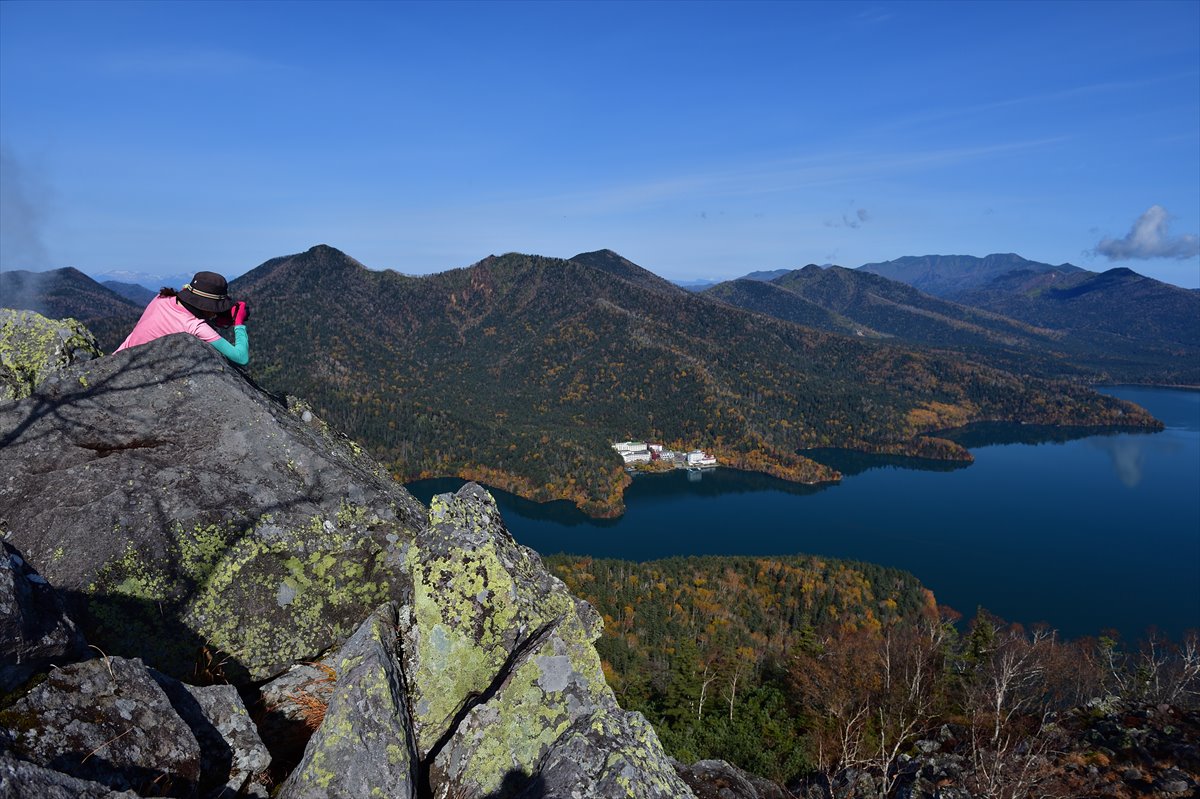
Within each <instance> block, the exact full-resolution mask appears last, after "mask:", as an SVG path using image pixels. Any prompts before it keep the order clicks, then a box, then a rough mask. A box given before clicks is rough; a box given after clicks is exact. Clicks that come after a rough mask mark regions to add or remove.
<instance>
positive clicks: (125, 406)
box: [0, 335, 425, 681]
mask: <svg viewBox="0 0 1200 799" xmlns="http://www.w3.org/2000/svg"><path fill="white" fill-rule="evenodd" d="M307 417H308V418H309V419H310V421H309V422H305V421H304V419H303V418H302V416H301V414H298V413H293V412H292V411H290V410H288V408H287V407H285V405H284V404H282V403H281V402H280V401H278V400H277V399H275V398H273V397H271V396H270V395H268V394H266V393H265V392H263V391H262V390H261V389H259V388H258V387H256V386H255V385H254V384H253V383H251V382H250V381H249V380H248V379H246V378H245V377H244V376H243V375H241V374H240V373H238V372H237V371H236V370H235V369H234V368H233V367H232V366H231V365H229V364H228V363H227V362H226V361H225V360H224V359H223V358H222V357H221V356H220V355H219V354H218V353H217V352H216V351H215V350H214V349H213V348H212V347H211V346H210V345H208V344H206V343H204V342H202V341H200V340H199V339H196V338H195V337H192V336H187V335H175V336H168V337H166V338H162V339H159V340H157V341H153V342H151V343H149V344H146V345H143V346H140V347H135V348H133V349H130V350H125V351H123V352H119V353H116V354H115V355H111V356H108V357H105V358H101V359H99V360H96V361H92V362H90V363H87V364H84V365H83V366H81V367H75V368H74V370H68V371H67V372H63V373H60V375H59V376H58V377H57V378H51V379H49V380H47V381H46V382H44V383H43V384H42V385H41V386H40V387H39V388H38V390H37V391H35V392H34V394H33V396H31V397H30V398H28V399H25V400H21V401H19V402H15V403H6V404H3V405H0V524H2V525H4V526H5V527H6V528H7V529H6V531H0V532H8V533H9V535H10V538H11V541H12V542H13V543H14V544H15V545H16V546H18V547H20V548H21V549H22V551H23V552H24V553H25V554H26V556H27V557H28V558H29V559H30V561H31V562H33V563H35V564H37V566H38V568H39V569H40V570H41V572H42V574H43V575H44V576H45V577H47V578H48V579H49V580H50V582H52V583H53V584H54V585H55V586H56V587H57V588H58V589H59V590H60V591H64V592H67V593H68V594H69V595H70V596H71V597H73V598H74V599H76V600H79V601H80V602H82V603H83V604H84V605H86V609H87V613H86V617H85V621H86V624H85V633H86V635H87V638H88V641H89V642H90V643H93V644H96V645H97V646H99V647H101V648H102V649H104V650H105V651H106V652H109V653H110V654H129V655H137V656H140V657H144V658H145V659H146V660H147V662H149V663H151V664H152V665H154V666H155V667H157V668H160V669H162V670H163V671H166V672H168V673H170V674H173V675H174V676H180V677H183V676H186V675H187V674H188V673H189V672H190V671H191V669H192V666H193V662H194V659H195V656H196V653H197V652H198V651H199V650H200V649H201V648H202V647H207V648H208V649H209V650H210V651H220V652H221V653H222V660H223V661H225V662H226V664H227V665H226V676H228V677H230V678H231V679H234V680H236V681H246V680H249V679H263V678H267V677H270V676H271V675H273V674H275V673H277V672H279V671H281V670H282V669H284V668H286V667H287V666H288V665H289V664H290V663H292V662H293V661H296V660H303V659H307V658H311V657H313V656H315V655H316V654H317V653H319V652H321V651H322V650H324V649H327V648H329V647H332V646H334V645H336V644H337V643H338V642H339V641H341V640H344V639H345V638H346V637H347V636H349V635H350V633H351V632H353V631H354V629H355V628H356V627H357V626H358V624H359V623H360V622H361V621H362V619H363V618H365V617H366V615H367V614H368V613H369V612H370V611H371V610H372V609H374V608H375V607H378V605H379V604H381V603H382V602H384V601H387V600H389V599H397V598H401V597H402V596H404V587H405V586H404V584H405V582H406V579H407V578H406V576H405V575H404V573H403V570H402V568H401V567H402V563H401V562H400V561H399V560H398V559H397V557H396V555H397V552H398V551H397V550H396V548H395V546H394V544H395V543H397V542H403V541H407V540H411V538H412V536H413V534H414V532H415V530H416V528H417V527H418V526H420V525H422V524H423V523H424V516H425V511H424V508H423V507H422V506H421V505H420V503H418V502H417V501H416V500H414V499H413V498H412V496H411V495H410V494H408V492H406V491H404V489H403V488H401V487H400V486H398V485H397V484H396V483H395V482H394V481H393V480H392V479H391V478H390V477H389V476H388V475H387V474H386V473H385V472H384V471H383V470H382V469H381V468H380V467H379V466H378V465H377V464H376V463H375V462H374V461H372V460H371V459H370V458H368V457H367V456H366V455H365V454H364V453H362V451H361V449H360V448H358V447H357V445H355V444H353V442H350V441H349V440H348V439H346V438H345V437H344V436H339V435H337V434H333V433H331V432H330V431H329V430H328V429H327V428H326V427H325V426H324V425H322V424H321V423H320V422H319V420H317V419H316V418H315V417H314V416H312V414H311V413H309V414H307ZM66 553H70V556H69V557H68V556H67V554H66ZM231 609H235V611H236V612H232V613H231V612H230V610H231Z"/></svg>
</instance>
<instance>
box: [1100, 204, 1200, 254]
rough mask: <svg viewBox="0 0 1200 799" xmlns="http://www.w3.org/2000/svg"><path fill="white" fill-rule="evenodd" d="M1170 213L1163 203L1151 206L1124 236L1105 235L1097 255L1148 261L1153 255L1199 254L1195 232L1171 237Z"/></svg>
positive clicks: (1198, 243)
mask: <svg viewBox="0 0 1200 799" xmlns="http://www.w3.org/2000/svg"><path fill="white" fill-rule="evenodd" d="M1170 219H1171V217H1170V214H1168V213H1167V209H1166V208H1163V207H1162V206H1161V205H1152V206H1150V207H1149V208H1148V209H1147V210H1146V212H1145V213H1144V214H1142V215H1141V216H1139V217H1138V218H1137V220H1136V221H1134V223H1133V227H1132V228H1130V230H1129V232H1128V233H1126V234H1125V237H1124V238H1120V239H1113V238H1103V239H1101V240H1100V243H1099V244H1097V245H1096V249H1095V252H1096V254H1097V255H1103V256H1104V257H1105V258H1107V259H1108V260H1110V261H1128V260H1139V261H1145V260H1150V259H1152V258H1175V259H1178V260H1183V259H1185V258H1195V257H1196V256H1197V255H1200V238H1197V237H1196V236H1192V235H1182V236H1171V235H1170V233H1169V231H1168V230H1167V228H1168V226H1169V225H1170Z"/></svg>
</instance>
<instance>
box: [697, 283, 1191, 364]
mask: <svg viewBox="0 0 1200 799" xmlns="http://www.w3.org/2000/svg"><path fill="white" fill-rule="evenodd" d="M770 285H772V286H774V287H777V288H778V289H781V290H785V291H786V292H787V293H789V294H790V295H791V296H790V297H788V296H786V295H784V294H782V293H781V292H779V291H776V292H771V291H769V290H768V289H765V288H763V287H762V286H756V285H755V284H752V283H749V282H748V281H734V282H733V283H727V284H721V285H720V286H715V287H713V288H711V289H708V290H707V291H706V292H705V293H706V295H708V296H712V297H716V298H720V299H722V300H724V301H726V302H730V303H732V304H735V305H738V306H739V307H743V308H747V309H749V310H754V311H758V312H760V313H766V314H769V315H771V316H775V317H777V318H781V319H785V320H787V321H793V322H797V323H799V324H807V325H810V326H813V327H818V328H820V329H823V330H830V331H833V332H847V331H848V330H849V331H853V332H854V333H856V334H857V335H862V336H872V335H883V336H889V337H894V338H895V340H896V341H897V342H904V343H907V344H913V345H918V346H922V347H934V348H939V349H951V350H957V351H959V352H961V353H963V354H964V355H965V356H966V357H969V358H971V359H973V360H978V361H981V362H983V363H988V364H991V365H993V366H996V367H999V368H1001V369H1005V370H1006V371H1011V372H1015V373H1018V374H1024V373H1028V374H1034V375H1038V376H1040V377H1064V378H1072V379H1083V380H1087V381H1092V382H1104V381H1108V382H1117V381H1119V382H1129V383H1144V382H1153V383H1167V384H1196V383H1198V382H1200V297H1197V296H1196V295H1195V293H1193V292H1188V291H1185V290H1183V289H1180V288H1177V287H1174V286H1169V285H1167V284H1164V283H1160V282H1159V281H1156V280H1152V279H1150V278H1145V277H1142V276H1141V275H1137V274H1136V273H1134V272H1130V271H1129V270H1126V269H1118V270H1112V271H1111V272H1106V273H1104V274H1103V275H1096V274H1095V273H1092V272H1087V271H1084V270H1074V271H1069V272H1060V271H1054V270H1045V271H1040V272H1035V271H1029V270H1026V271H1020V272H1008V273H1005V274H1003V275H1002V276H1001V277H998V278H995V279H994V280H992V281H991V282H990V283H988V284H987V285H986V286H985V287H983V288H978V289H974V290H971V291H969V292H961V293H959V294H956V296H957V297H958V300H956V301H953V302H952V301H950V300H945V299H941V298H939V297H935V296H932V295H929V294H925V293H923V292H921V291H919V290H917V289H915V288H913V287H912V286H910V285H907V284H905V283H901V282H898V281H896V280H890V279H888V278H884V277H882V276H880V275H877V274H873V273H869V272H863V271H862V270H857V269H843V268H841V267H836V266H835V267H830V268H827V269H823V268H820V267H816V266H807V267H805V268H803V269H798V270H795V271H792V272H788V273H787V274H785V275H783V276H781V277H778V278H776V279H774V280H773V281H771V283H770ZM822 313H824V314H826V316H824V317H822V316H821V314H822Z"/></svg>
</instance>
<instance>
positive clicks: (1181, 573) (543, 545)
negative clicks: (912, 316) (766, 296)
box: [409, 386, 1200, 641]
mask: <svg viewBox="0 0 1200 799" xmlns="http://www.w3.org/2000/svg"><path fill="white" fill-rule="evenodd" d="M1104 390H1105V392H1106V393H1110V394H1113V395H1114V396H1118V397H1122V398H1124V399H1129V400H1132V401H1134V402H1137V403H1139V404H1140V405H1142V406H1143V407H1145V408H1146V409H1147V410H1149V411H1150V412H1151V413H1153V414H1154V415H1155V416H1156V417H1158V418H1159V419H1161V420H1162V421H1163V422H1164V423H1165V424H1166V426H1167V429H1166V430H1165V431H1163V432H1161V433H1128V432H1111V431H1110V432H1107V433H1103V434H1094V433H1093V434H1083V433H1080V432H1079V431H1076V432H1074V433H1071V432H1065V431H1062V430H1049V429H1039V428H1028V427H1019V426H1012V425H1003V426H983V427H976V428H971V429H968V430H963V431H958V432H956V433H955V434H954V435H955V437H956V438H957V439H958V440H959V441H960V442H962V443H963V444H965V445H966V446H968V447H970V449H971V451H972V453H973V454H974V456H975V462H974V463H973V464H971V465H969V466H961V465H951V464H931V463H929V462H923V461H916V460H912V459H905V458H894V457H869V456H862V455H855V454H851V453H843V452H836V451H831V452H822V453H815V454H816V455H817V456H818V457H819V458H820V459H822V460H825V461H826V462H829V463H830V464H831V465H834V466H835V467H836V468H839V469H841V470H842V471H843V473H844V474H845V475H846V476H845V478H844V479H843V481H842V482H841V483H839V484H836V485H831V486H826V487H820V488H813V487H806V486H796V485H793V484H790V483H786V482H783V481H780V480H776V479H773V478H770V477H765V476H761V475H754V474H748V473H745V472H738V471H734V470H730V469H717V470H714V471H711V472H706V473H704V474H703V475H702V476H700V479H699V480H695V477H696V476H697V475H695V474H694V473H693V474H689V473H687V472H683V471H677V472H673V473H668V474H664V475H640V476H638V477H636V478H635V479H634V481H633V485H631V486H630V487H629V488H628V489H627V490H626V493H625V502H626V508H627V510H626V513H625V515H624V516H623V517H621V518H620V519H616V520H592V519H588V518H587V517H586V516H584V515H583V514H582V513H580V512H579V511H578V510H576V509H575V507H574V506H572V505H570V504H569V503H566V502H552V503H546V504H537V503H533V502H529V501H527V500H522V499H520V498H519V497H515V496H513V495H511V494H507V493H505V492H502V491H493V493H494V494H495V496H496V499H497V502H498V503H499V505H500V507H501V511H502V512H503V514H504V519H505V521H506V523H507V524H508V527H509V530H511V531H512V534H513V535H514V537H516V539H517V540H518V541H520V542H521V543H523V544H525V545H527V546H530V547H533V548H534V549H536V550H538V551H539V552H543V553H547V554H548V553H553V552H570V553H577V554H588V555H594V556H597V557H614V558H625V559H629V560H650V559H655V558H662V557H668V556H672V555H715V554H722V555H783V554H795V553H811V554H820V555H827V556H832V557H843V558H852V559H855V560H864V561H871V562H875V563H881V564H884V565H888V566H896V567H899V568H902V569H907V570H908V571H910V572H912V573H913V574H915V575H916V576H917V577H918V578H919V579H920V580H921V581H922V582H923V583H924V584H925V585H926V586H927V587H928V588H930V589H932V590H933V592H934V594H935V595H936V596H937V598H938V601H939V602H940V603H942V604H945V605H950V606H951V607H953V608H955V609H957V610H959V611H960V612H962V613H964V614H965V615H967V616H968V617H969V616H971V615H973V613H974V611H975V608H976V607H977V606H983V607H985V608H987V609H988V610H989V611H991V612H992V613H994V614H996V615H998V616H1000V617H1002V618H1005V619H1008V620H1010V621H1019V622H1022V623H1024V624H1031V623H1035V622H1047V623H1049V624H1050V625H1051V626H1053V627H1055V628H1056V629H1058V630H1060V631H1061V632H1062V633H1063V634H1064V635H1067V636H1071V637H1074V636H1080V635H1096V634H1098V633H1100V632H1101V631H1103V630H1108V629H1113V630H1116V631H1118V632H1119V633H1120V634H1121V636H1122V637H1123V638H1125V639H1126V640H1130V641H1133V640H1136V639H1138V638H1139V637H1141V636H1142V635H1143V634H1144V633H1145V632H1146V630H1147V629H1148V628H1150V627H1152V626H1153V627H1157V628H1158V629H1159V630H1160V631H1162V632H1163V633H1165V634H1167V635H1169V636H1171V637H1176V638H1177V637H1178V636H1180V635H1181V634H1182V633H1183V632H1184V631H1185V630H1187V629H1193V628H1197V627H1200V392H1195V391H1183V390H1174V389H1157V388H1143V387H1125V386H1122V387H1115V388H1107V389H1104ZM1072 436H1075V437H1072ZM461 484H462V481H461V480H424V481H421V482H419V483H414V484H412V485H410V486H409V488H410V490H412V491H413V493H414V494H416V495H417V496H418V497H419V498H421V499H422V500H423V501H426V502H427V501H428V500H429V498H430V497H431V496H432V495H433V494H435V493H441V492H443V491H453V490H455V489H457V488H458V486H460V485H461Z"/></svg>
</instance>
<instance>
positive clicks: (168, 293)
mask: <svg viewBox="0 0 1200 799" xmlns="http://www.w3.org/2000/svg"><path fill="white" fill-rule="evenodd" d="M158 296H160V297H174V298H175V301H176V302H178V303H179V304H180V305H182V306H183V307H184V308H187V309H188V310H189V311H191V312H192V316H194V317H196V318H197V319H211V318H213V317H215V316H220V314H213V313H210V312H208V311H205V310H201V309H200V308H197V307H196V306H194V305H189V304H188V303H186V302H184V301H183V300H181V299H179V292H178V291H176V290H175V289H169V288H167V287H166V286H163V287H162V288H160V289H159V290H158Z"/></svg>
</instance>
